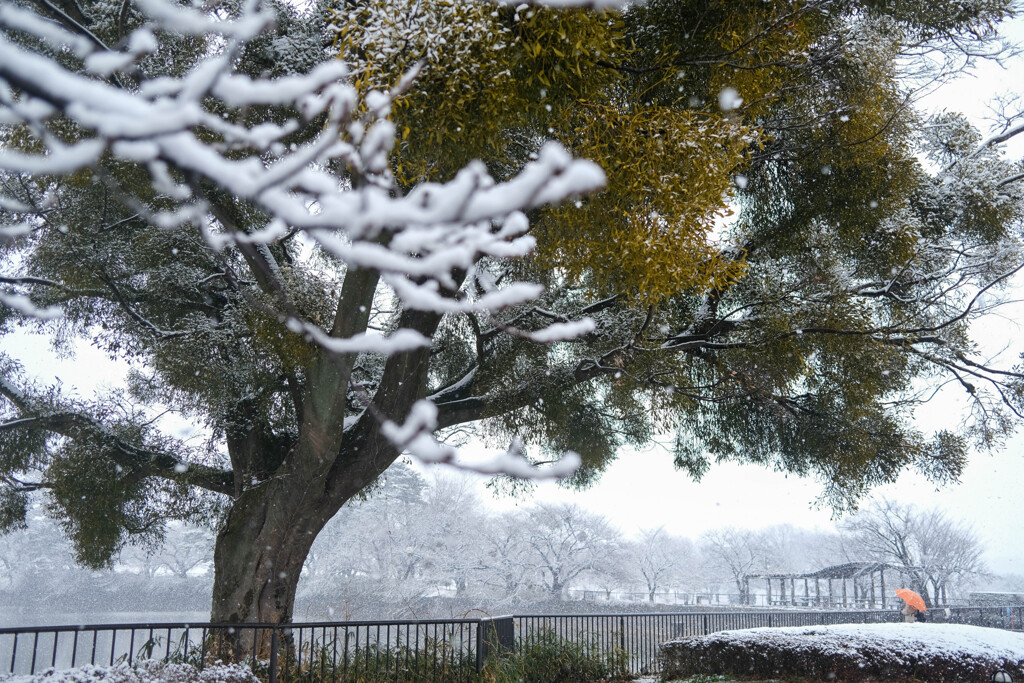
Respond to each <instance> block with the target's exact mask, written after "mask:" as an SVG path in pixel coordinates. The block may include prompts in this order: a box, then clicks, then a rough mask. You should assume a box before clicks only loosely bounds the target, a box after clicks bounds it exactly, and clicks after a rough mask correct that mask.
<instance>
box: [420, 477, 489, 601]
mask: <svg viewBox="0 0 1024 683" xmlns="http://www.w3.org/2000/svg"><path fill="white" fill-rule="evenodd" d="M423 498H424V509H423V516H424V517H423V519H424V522H425V523H426V524H425V529H424V534H425V537H426V540H428V546H427V549H426V556H425V559H424V564H425V567H426V571H427V572H428V573H429V574H430V575H431V576H433V577H434V578H435V582H436V583H437V584H438V585H443V584H447V583H449V582H451V583H452V584H454V586H455V592H456V595H459V596H462V595H465V593H466V592H467V590H469V588H470V581H471V580H472V574H473V570H474V567H475V564H476V558H477V557H478V555H479V546H480V544H481V542H482V536H483V530H482V528H481V527H484V526H487V522H488V521H489V518H490V516H491V515H490V514H488V512H487V511H486V510H484V509H482V504H481V503H480V501H479V500H477V498H476V494H475V493H473V490H472V485H471V483H470V482H469V480H467V479H466V478H464V477H453V476H439V477H437V478H435V479H434V481H433V482H432V483H431V485H430V486H429V487H428V488H427V490H426V492H425V493H424V496H423Z"/></svg>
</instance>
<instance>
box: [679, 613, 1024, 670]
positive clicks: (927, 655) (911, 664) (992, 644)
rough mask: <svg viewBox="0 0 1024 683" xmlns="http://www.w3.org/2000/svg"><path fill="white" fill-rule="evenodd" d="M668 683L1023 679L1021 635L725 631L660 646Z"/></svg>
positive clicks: (853, 629)
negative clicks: (723, 677) (682, 682)
mask: <svg viewBox="0 0 1024 683" xmlns="http://www.w3.org/2000/svg"><path fill="white" fill-rule="evenodd" d="M662 656H663V659H664V668H663V671H664V675H665V676H666V680H669V679H672V678H686V677H689V676H693V675H695V674H732V675H737V676H745V675H755V676H761V677H765V678H776V677H781V676H790V675H792V676H809V677H813V678H818V679H820V680H836V681H864V680H871V679H893V678H908V679H918V680H926V681H931V682H936V683H937V682H940V681H956V680H959V681H965V680H974V681H987V680H989V678H990V677H991V675H992V673H993V672H994V671H996V670H998V669H1004V670H1006V671H1007V672H1009V673H1010V674H1011V675H1012V676H1013V678H1014V680H1018V681H1019V680H1024V633H1021V632H1019V631H1004V630H1001V629H994V628H983V627H980V626H965V625H962V624H930V623H916V624H907V623H899V624H839V625H835V626H798V627H790V628H755V629H746V630H742V631H723V632H720V633H715V634H712V635H708V636H695V637H691V638H683V639H680V640H675V641H671V642H668V643H665V644H664V645H662Z"/></svg>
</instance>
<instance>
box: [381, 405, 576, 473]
mask: <svg viewBox="0 0 1024 683" xmlns="http://www.w3.org/2000/svg"><path fill="white" fill-rule="evenodd" d="M436 430H437V406H436V405H434V404H433V403H432V402H431V401H429V400H426V399H424V400H421V401H417V402H416V403H415V404H414V405H413V407H412V410H410V411H409V415H408V417H407V418H406V421H405V424H403V425H397V424H395V423H394V422H391V421H386V422H385V423H384V424H383V425H382V426H381V432H382V433H383V434H384V436H385V437H386V438H387V439H388V440H389V441H390V442H391V443H392V444H393V445H394V446H395V447H396V448H398V449H399V450H402V451H404V452H406V453H408V454H409V455H412V456H414V457H416V458H418V459H419V460H421V461H423V462H424V463H427V464H445V465H448V466H451V467H454V468H456V469H460V470H464V471H466V472H476V473H478V474H488V475H492V474H505V475H508V476H512V477H516V478H518V479H533V480H543V479H564V478H566V477H569V476H571V475H572V474H573V473H574V472H575V471H576V470H577V469H579V467H580V464H581V463H582V460H581V459H580V456H579V454H578V453H574V452H572V451H566V453H565V454H564V455H563V456H562V457H561V458H560V459H558V460H556V461H555V462H554V463H551V464H550V465H548V466H546V467H538V466H537V465H536V464H534V463H532V462H530V461H529V460H528V459H527V458H526V456H525V455H524V452H523V443H522V442H521V441H520V440H519V439H514V440H513V441H512V443H511V445H510V446H509V448H508V450H507V451H505V452H504V453H499V454H498V455H495V456H493V457H491V458H489V459H486V460H481V461H476V462H470V461H466V460H461V459H459V458H458V450H457V449H455V448H453V447H452V446H449V445H448V444H445V443H442V442H440V441H438V440H437V438H436V437H435V436H434V432H435V431H436Z"/></svg>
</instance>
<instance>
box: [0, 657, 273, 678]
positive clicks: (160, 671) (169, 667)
mask: <svg viewBox="0 0 1024 683" xmlns="http://www.w3.org/2000/svg"><path fill="white" fill-rule="evenodd" d="M0 683H260V681H259V679H257V678H256V677H255V676H253V675H252V672H251V671H249V669H248V668H246V667H244V666H239V665H237V664H219V663H218V664H213V665H211V666H207V667H204V668H203V669H202V670H201V671H200V670H197V669H196V668H195V667H193V666H190V665H188V664H174V663H170V664H164V663H163V662H160V661H154V660H149V661H142V662H139V663H137V664H136V665H135V666H129V665H128V664H116V665H114V666H93V665H91V664H89V665H86V666H80V667H76V668H74V669H68V670H65V671H55V670H54V669H47V670H46V671H42V672H40V673H37V674H35V675H34V676H27V675H25V676H12V675H10V674H3V673H0Z"/></svg>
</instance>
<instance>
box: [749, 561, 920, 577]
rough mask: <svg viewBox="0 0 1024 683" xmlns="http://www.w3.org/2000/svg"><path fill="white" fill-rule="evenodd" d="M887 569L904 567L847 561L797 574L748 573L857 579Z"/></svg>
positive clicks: (757, 575)
mask: <svg viewBox="0 0 1024 683" xmlns="http://www.w3.org/2000/svg"><path fill="white" fill-rule="evenodd" d="M886 569H894V570H902V569H905V568H904V567H897V566H896V565H894V564H887V563H885V562H847V563H846V564H837V565H833V566H831V567H825V568H824V569H819V570H818V571H814V572H802V573H796V574H748V575H747V578H750V579H855V578H857V577H858V576H863V575H865V574H874V573H875V572H879V571H885V570H886Z"/></svg>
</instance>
